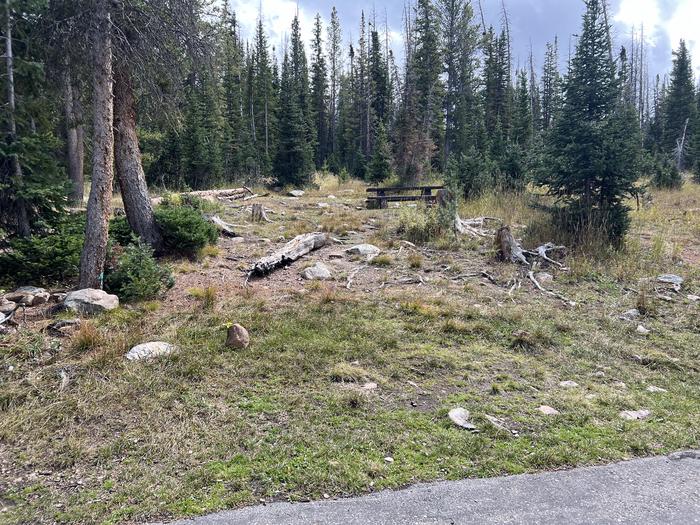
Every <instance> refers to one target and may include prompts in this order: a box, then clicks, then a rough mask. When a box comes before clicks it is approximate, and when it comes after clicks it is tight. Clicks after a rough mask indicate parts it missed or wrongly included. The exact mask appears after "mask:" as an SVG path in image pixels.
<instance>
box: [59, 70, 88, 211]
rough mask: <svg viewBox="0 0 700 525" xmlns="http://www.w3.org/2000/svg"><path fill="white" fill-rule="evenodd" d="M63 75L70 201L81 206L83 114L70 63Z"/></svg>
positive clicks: (82, 187)
mask: <svg viewBox="0 0 700 525" xmlns="http://www.w3.org/2000/svg"><path fill="white" fill-rule="evenodd" d="M65 68H66V69H65V72H64V77H63V99H64V100H63V105H64V110H65V113H66V115H65V119H66V145H67V150H68V151H67V154H68V159H67V160H68V176H69V178H70V181H71V186H72V188H71V193H70V202H71V204H73V205H74V206H82V204H83V199H84V197H85V195H84V193H85V191H84V189H85V178H84V176H83V158H84V134H83V122H82V121H83V115H82V108H81V107H80V100H79V98H78V97H79V94H78V93H77V92H76V90H75V89H74V87H73V82H72V78H71V71H70V65H69V64H68V62H66V64H65Z"/></svg>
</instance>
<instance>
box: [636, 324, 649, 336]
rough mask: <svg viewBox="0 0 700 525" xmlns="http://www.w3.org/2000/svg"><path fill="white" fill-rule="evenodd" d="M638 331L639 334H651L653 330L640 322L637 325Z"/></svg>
mask: <svg viewBox="0 0 700 525" xmlns="http://www.w3.org/2000/svg"><path fill="white" fill-rule="evenodd" d="M637 333H638V334H639V335H649V334H650V333H651V330H649V329H648V328H646V327H645V326H644V325H641V324H640V325H639V326H637Z"/></svg>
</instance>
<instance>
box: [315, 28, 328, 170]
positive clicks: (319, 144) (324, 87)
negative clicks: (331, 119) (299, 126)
mask: <svg viewBox="0 0 700 525" xmlns="http://www.w3.org/2000/svg"><path fill="white" fill-rule="evenodd" d="M322 31H323V27H322V26H321V15H319V14H317V15H316V21H315V23H314V33H313V35H314V36H313V41H312V42H311V51H312V60H311V107H312V111H313V120H314V123H315V127H316V151H315V155H314V160H315V163H316V168H317V169H320V168H321V166H323V164H324V163H325V161H326V159H327V158H328V155H329V151H328V149H329V148H328V106H327V104H328V79H327V74H328V73H327V68H326V58H325V56H324V55H323V38H322Z"/></svg>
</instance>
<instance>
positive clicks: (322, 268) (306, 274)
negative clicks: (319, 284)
mask: <svg viewBox="0 0 700 525" xmlns="http://www.w3.org/2000/svg"><path fill="white" fill-rule="evenodd" d="M301 276H302V277H303V278H304V279H306V280H308V281H325V280H327V279H330V278H331V277H332V274H331V270H330V269H329V268H328V266H326V265H325V264H323V263H322V262H317V263H316V264H314V265H313V266H310V267H309V268H306V269H305V270H304V271H303V272H301Z"/></svg>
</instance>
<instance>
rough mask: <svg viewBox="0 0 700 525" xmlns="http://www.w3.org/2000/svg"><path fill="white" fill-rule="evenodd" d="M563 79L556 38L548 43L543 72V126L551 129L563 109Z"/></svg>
mask: <svg viewBox="0 0 700 525" xmlns="http://www.w3.org/2000/svg"><path fill="white" fill-rule="evenodd" d="M561 88H562V80H561V75H560V73H559V44H558V40H557V39H556V38H555V39H554V43H548V44H547V51H546V53H545V57H544V70H543V72H542V128H543V129H549V128H550V127H551V126H552V124H553V123H554V119H555V117H556V115H557V113H558V112H559V110H560V109H561V102H562V92H561Z"/></svg>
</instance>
